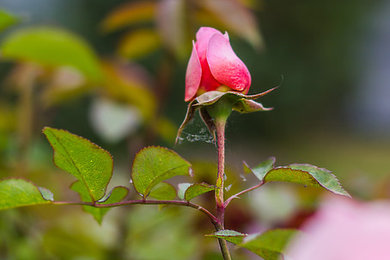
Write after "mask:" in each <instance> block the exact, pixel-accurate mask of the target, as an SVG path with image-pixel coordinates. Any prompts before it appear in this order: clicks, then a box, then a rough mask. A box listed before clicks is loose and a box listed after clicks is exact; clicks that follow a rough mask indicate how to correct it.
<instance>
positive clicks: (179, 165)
mask: <svg viewBox="0 0 390 260" xmlns="http://www.w3.org/2000/svg"><path fill="white" fill-rule="evenodd" d="M190 166H191V164H190V163H189V162H187V161H186V160H184V159H183V158H182V157H180V156H179V155H178V154H177V153H175V152H174V151H172V150H169V149H167V148H163V147H155V146H150V147H146V148H144V149H142V150H141V151H140V152H138V154H137V155H136V156H135V159H134V162H133V169H132V173H131V174H132V180H133V184H134V187H135V189H136V190H137V192H138V193H140V194H141V195H142V196H143V197H144V198H146V197H147V196H148V195H149V193H150V191H151V189H152V188H153V187H154V186H156V185H157V184H158V183H160V182H161V181H163V180H166V179H169V178H171V177H173V176H177V175H188V174H189V173H190Z"/></svg>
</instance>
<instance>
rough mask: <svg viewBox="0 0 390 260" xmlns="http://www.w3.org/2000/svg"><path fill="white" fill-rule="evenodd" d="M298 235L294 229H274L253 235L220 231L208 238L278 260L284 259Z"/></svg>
mask: <svg viewBox="0 0 390 260" xmlns="http://www.w3.org/2000/svg"><path fill="white" fill-rule="evenodd" d="M296 234H297V231H296V230H293V229H274V230H269V231H266V232H264V233H262V234H253V235H247V234H243V233H240V232H237V231H233V230H220V231H217V232H215V233H214V234H212V235H208V236H211V237H217V238H222V239H225V240H226V241H229V242H231V243H233V244H235V245H237V246H239V247H243V248H246V249H248V250H250V251H252V252H253V253H255V254H257V255H258V256H260V257H262V258H264V259H265V260H277V259H281V258H283V255H282V253H283V250H284V249H285V247H286V245H287V244H288V242H289V241H290V239H291V238H292V237H293V236H294V235H296Z"/></svg>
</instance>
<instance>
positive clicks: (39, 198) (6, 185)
mask: <svg viewBox="0 0 390 260" xmlns="http://www.w3.org/2000/svg"><path fill="white" fill-rule="evenodd" d="M47 191H48V190H46V189H45V191H44V193H45V196H46V195H47ZM46 197H47V196H46ZM50 203H51V201H50V200H46V199H45V198H44V197H43V195H42V193H41V191H40V190H39V188H38V187H37V186H35V185H34V184H33V183H31V182H29V181H26V180H23V179H5V180H2V181H0V210H2V209H10V208H16V207H23V206H32V205H41V204H50Z"/></svg>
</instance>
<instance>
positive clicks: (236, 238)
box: [206, 229, 248, 245]
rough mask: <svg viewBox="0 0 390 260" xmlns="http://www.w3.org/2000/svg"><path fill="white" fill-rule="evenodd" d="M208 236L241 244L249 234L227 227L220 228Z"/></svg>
mask: <svg viewBox="0 0 390 260" xmlns="http://www.w3.org/2000/svg"><path fill="white" fill-rule="evenodd" d="M206 236H208V237H216V238H222V239H225V240H226V241H228V242H230V243H233V244H236V245H237V244H241V243H242V241H243V240H244V238H245V237H247V236H248V235H247V234H244V233H240V232H237V231H234V230H229V229H225V230H219V231H217V232H215V233H214V234H211V235H206Z"/></svg>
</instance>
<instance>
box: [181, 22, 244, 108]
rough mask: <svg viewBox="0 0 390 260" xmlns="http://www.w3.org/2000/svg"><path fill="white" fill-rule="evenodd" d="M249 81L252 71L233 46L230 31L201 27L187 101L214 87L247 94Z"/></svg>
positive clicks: (188, 77) (189, 69)
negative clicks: (228, 32)
mask: <svg viewBox="0 0 390 260" xmlns="http://www.w3.org/2000/svg"><path fill="white" fill-rule="evenodd" d="M250 85H251V75H250V74H249V71H248V69H247V67H246V66H245V64H244V63H243V62H242V61H241V60H240V59H239V58H238V57H237V55H236V54H235V53H234V51H233V49H232V47H231V46H230V42H229V36H228V34H227V33H225V34H222V33H221V32H220V31H218V30H216V29H214V28H210V27H201V28H200V29H199V30H198V32H197V33H196V42H193V49H192V53H191V57H190V60H189V62H188V66H187V72H186V90H185V101H191V100H193V99H194V98H195V97H197V96H199V95H201V94H203V93H204V92H207V91H212V90H222V89H225V90H226V89H229V90H233V91H237V92H241V93H244V94H246V93H248V91H249V87H250Z"/></svg>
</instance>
